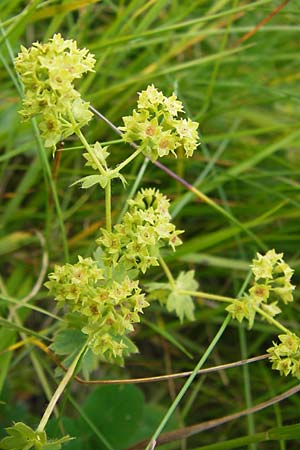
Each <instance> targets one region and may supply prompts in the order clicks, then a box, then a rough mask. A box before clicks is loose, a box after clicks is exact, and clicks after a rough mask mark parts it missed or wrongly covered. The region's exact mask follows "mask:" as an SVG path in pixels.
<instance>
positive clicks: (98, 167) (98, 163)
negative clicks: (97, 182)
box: [74, 126, 106, 175]
mask: <svg viewBox="0 0 300 450" xmlns="http://www.w3.org/2000/svg"><path fill="white" fill-rule="evenodd" d="M74 128H75V127H74ZM74 131H75V133H76V135H77V136H78V137H79V139H80V140H81V142H82V143H83V145H84V148H85V149H86V150H87V152H88V154H89V155H90V156H91V157H92V160H93V162H94V163H95V165H96V166H97V169H98V170H99V172H100V173H101V175H106V171H105V169H104V168H103V167H102V164H101V163H100V161H99V160H98V158H97V156H96V155H95V152H94V150H93V148H92V147H91V146H90V144H89V143H88V142H87V140H86V139H85V137H84V136H83V134H82V132H81V130H80V129H79V128H78V127H77V126H76V128H75V129H74Z"/></svg>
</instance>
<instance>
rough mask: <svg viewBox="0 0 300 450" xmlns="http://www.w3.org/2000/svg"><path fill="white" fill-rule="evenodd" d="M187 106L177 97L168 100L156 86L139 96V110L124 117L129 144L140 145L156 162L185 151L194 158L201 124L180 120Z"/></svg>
mask: <svg viewBox="0 0 300 450" xmlns="http://www.w3.org/2000/svg"><path fill="white" fill-rule="evenodd" d="M183 112H184V111H183V105H182V103H181V102H180V101H179V100H177V97H176V95H175V94H173V95H172V96H171V97H165V96H164V95H163V93H162V92H160V91H158V90H157V89H156V88H155V87H154V85H153V84H152V85H150V86H148V87H147V89H146V90H145V91H142V92H141V93H140V94H139V100H138V105H137V110H134V111H133V113H132V116H126V117H123V121H124V127H121V129H122V130H123V131H124V134H123V139H124V140H125V142H136V143H137V144H138V145H139V147H140V148H141V149H142V151H143V153H144V155H145V156H148V157H149V158H150V159H151V160H152V161H154V160H156V159H157V158H158V157H162V156H166V155H169V154H170V153H172V154H173V155H174V156H176V152H178V151H180V150H183V151H184V153H185V155H186V156H187V157H189V156H192V155H193V152H194V150H195V149H196V148H197V145H198V139H199V138H198V133H197V128H198V126H199V124H198V123H197V122H193V121H192V120H191V119H183V118H178V114H179V113H183Z"/></svg>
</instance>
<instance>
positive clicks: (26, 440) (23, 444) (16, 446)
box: [0, 422, 72, 450]
mask: <svg viewBox="0 0 300 450" xmlns="http://www.w3.org/2000/svg"><path fill="white" fill-rule="evenodd" d="M6 431H7V434H8V435H9V436H6V437H5V438H3V439H2V440H1V441H0V449H2V450H29V449H31V448H33V447H34V448H35V449H36V450H59V449H60V448H61V444H63V443H64V442H67V441H69V440H70V439H72V438H70V437H69V436H63V437H62V438H60V439H55V440H51V441H47V436H46V433H45V431H34V430H33V429H32V428H30V427H29V426H28V425H26V424H25V423H23V422H17V423H15V424H14V426H12V427H8V428H6Z"/></svg>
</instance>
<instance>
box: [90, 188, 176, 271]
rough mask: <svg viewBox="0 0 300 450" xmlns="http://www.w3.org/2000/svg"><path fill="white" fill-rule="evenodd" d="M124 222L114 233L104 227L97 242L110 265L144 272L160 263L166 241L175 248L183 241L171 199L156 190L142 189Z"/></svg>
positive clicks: (131, 204)
mask: <svg viewBox="0 0 300 450" xmlns="http://www.w3.org/2000/svg"><path fill="white" fill-rule="evenodd" d="M128 203H129V210H128V212H127V213H126V214H125V215H124V218H123V221H122V223H120V224H117V225H115V226H114V227H113V230H112V231H111V232H109V231H107V230H105V229H101V233H102V234H101V236H100V238H99V239H98V240H97V241H96V242H97V243H98V244H99V245H100V246H101V247H102V249H103V251H104V255H103V260H104V262H105V264H106V265H107V266H110V267H111V266H112V267H116V266H118V267H120V266H121V267H124V269H125V270H126V271H128V270H130V269H138V270H140V271H141V272H142V273H145V272H146V270H147V269H148V268H149V267H151V266H158V256H159V248H160V247H162V246H163V245H165V244H166V243H167V244H168V245H170V246H171V247H172V248H173V250H174V249H175V246H177V245H180V244H181V240H180V239H179V237H178V235H179V234H181V233H182V231H179V230H176V228H175V225H173V224H172V223H171V222H170V219H171V216H170V213H169V200H168V199H167V198H166V197H165V196H164V195H162V194H161V193H160V192H159V191H157V190H155V189H151V188H148V189H142V190H141V191H140V192H138V194H137V195H136V197H135V198H134V199H133V200H129V201H128Z"/></svg>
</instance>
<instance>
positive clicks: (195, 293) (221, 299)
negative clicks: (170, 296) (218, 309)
mask: <svg viewBox="0 0 300 450" xmlns="http://www.w3.org/2000/svg"><path fill="white" fill-rule="evenodd" d="M178 292H179V293H180V294H186V295H190V296H191V297H200V298H206V299H208V300H217V301H219V302H226V303H231V302H233V301H234V300H236V299H235V298H232V297H224V296H223V295H216V294H208V293H207V292H201V291H188V290H185V289H179V290H178Z"/></svg>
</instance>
